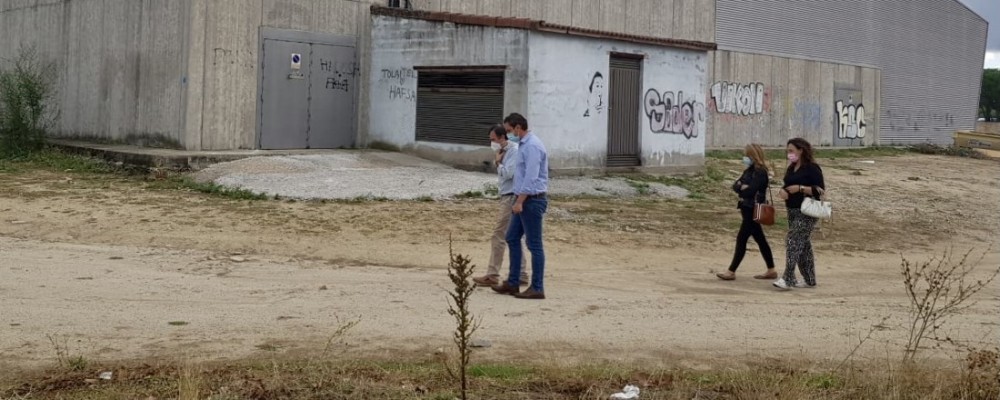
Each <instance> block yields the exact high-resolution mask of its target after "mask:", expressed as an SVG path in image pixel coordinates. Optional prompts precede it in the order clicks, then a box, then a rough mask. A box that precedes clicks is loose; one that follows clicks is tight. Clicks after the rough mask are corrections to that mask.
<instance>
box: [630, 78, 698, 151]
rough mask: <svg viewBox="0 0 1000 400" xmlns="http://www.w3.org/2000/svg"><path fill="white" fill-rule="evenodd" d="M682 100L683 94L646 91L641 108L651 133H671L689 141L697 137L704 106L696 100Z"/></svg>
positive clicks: (653, 90)
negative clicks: (642, 107) (647, 120)
mask: <svg viewBox="0 0 1000 400" xmlns="http://www.w3.org/2000/svg"><path fill="white" fill-rule="evenodd" d="M686 100H687V101H685V99H684V92H677V96H676V97H675V96H674V93H673V92H663V95H662V96H661V95H660V92H658V91H657V90H656V89H649V90H648V91H646V96H645V99H644V100H643V106H644V108H645V112H646V117H647V118H649V129H650V130H652V131H653V133H672V134H678V135H684V137H686V138H688V139H691V138H694V137H698V128H699V127H698V124H700V123H703V122H704V121H705V105H704V104H703V103H700V102H698V101H696V100H694V99H693V98H692V99H686Z"/></svg>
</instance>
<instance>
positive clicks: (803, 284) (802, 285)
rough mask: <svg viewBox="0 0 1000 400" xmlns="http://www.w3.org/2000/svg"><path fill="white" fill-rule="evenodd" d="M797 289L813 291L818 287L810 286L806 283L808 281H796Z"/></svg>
mask: <svg viewBox="0 0 1000 400" xmlns="http://www.w3.org/2000/svg"><path fill="white" fill-rule="evenodd" d="M795 287H797V288H799V289H813V288H815V287H816V285H810V284H808V283H806V281H796V282H795Z"/></svg>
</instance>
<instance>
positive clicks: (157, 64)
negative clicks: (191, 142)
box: [0, 0, 188, 146]
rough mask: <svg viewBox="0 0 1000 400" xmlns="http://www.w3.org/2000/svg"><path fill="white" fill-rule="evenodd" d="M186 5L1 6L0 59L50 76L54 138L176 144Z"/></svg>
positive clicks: (29, 2)
mask: <svg viewBox="0 0 1000 400" xmlns="http://www.w3.org/2000/svg"><path fill="white" fill-rule="evenodd" d="M187 2H188V0H170V1H161V0H0V38H2V39H0V58H2V59H5V60H11V59H14V58H16V57H17V55H18V51H19V48H20V47H21V46H22V45H24V46H34V47H35V48H36V49H37V50H38V52H39V56H40V58H41V61H44V62H51V63H53V65H54V68H55V69H56V71H54V75H55V77H56V79H57V82H56V90H57V94H56V106H57V107H58V109H59V112H60V113H59V118H58V120H57V125H56V131H55V132H53V134H54V135H56V136H64V137H78V138H88V139H98V140H108V141H132V142H138V143H140V144H153V145H162V146H178V145H181V144H182V142H183V138H182V135H181V132H182V130H181V120H182V117H183V115H182V112H181V110H182V109H181V104H182V97H183V92H184V90H185V89H184V76H185V73H184V64H183V59H184V36H185V31H186V28H185V22H186V17H187V14H186V6H187Z"/></svg>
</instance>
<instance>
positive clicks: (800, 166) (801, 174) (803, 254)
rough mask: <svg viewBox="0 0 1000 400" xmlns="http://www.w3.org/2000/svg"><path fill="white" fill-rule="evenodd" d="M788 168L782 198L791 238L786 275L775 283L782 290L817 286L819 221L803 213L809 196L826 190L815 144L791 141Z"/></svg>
mask: <svg viewBox="0 0 1000 400" xmlns="http://www.w3.org/2000/svg"><path fill="white" fill-rule="evenodd" d="M787 152H788V169H787V170H786V171H785V186H784V187H783V188H781V191H780V192H779V197H781V199H782V200H785V207H786V208H787V209H788V239H787V246H788V247H787V249H786V250H785V261H786V263H785V274H784V276H782V277H781V279H778V280H776V281H774V286H775V287H777V288H779V289H791V288H793V287H797V288H812V287H816V260H815V258H814V257H813V248H812V241H810V239H809V237H810V235H812V231H813V228H815V227H816V218H813V217H810V216H808V215H805V214H803V213H802V201H803V200H804V199H805V198H806V196H809V197H812V198H816V199H819V198H820V197H821V196H822V195H823V192H824V191H825V190H826V184H825V183H824V182H823V170H822V169H820V167H819V164H816V159H815V158H814V157H813V149H812V145H810V144H809V142H807V141H805V140H804V139H801V138H795V139H792V140H789V141H788V147H787ZM796 265H798V266H799V272H801V273H802V279H803V281H797V280H796V279H795V266H796Z"/></svg>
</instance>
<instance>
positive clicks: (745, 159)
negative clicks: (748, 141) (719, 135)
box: [743, 156, 753, 168]
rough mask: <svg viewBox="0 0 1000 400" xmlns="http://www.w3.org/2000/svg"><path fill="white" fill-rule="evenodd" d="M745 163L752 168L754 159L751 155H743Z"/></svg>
mask: <svg viewBox="0 0 1000 400" xmlns="http://www.w3.org/2000/svg"><path fill="white" fill-rule="evenodd" d="M743 165H744V166H746V167H747V168H750V167H751V166H752V165H753V160H751V159H750V157H747V156H743Z"/></svg>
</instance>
